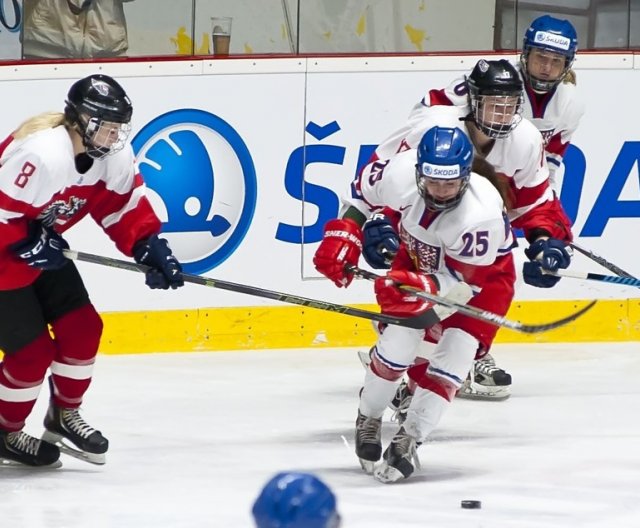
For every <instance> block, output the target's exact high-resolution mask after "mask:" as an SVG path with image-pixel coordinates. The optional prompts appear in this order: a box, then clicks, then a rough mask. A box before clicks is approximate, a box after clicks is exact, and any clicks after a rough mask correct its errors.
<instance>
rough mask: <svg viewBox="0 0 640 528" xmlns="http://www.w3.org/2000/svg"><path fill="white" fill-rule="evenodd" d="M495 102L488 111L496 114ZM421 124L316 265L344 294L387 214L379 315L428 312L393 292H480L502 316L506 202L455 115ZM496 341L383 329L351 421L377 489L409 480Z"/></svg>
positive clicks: (372, 175) (347, 208)
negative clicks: (475, 162) (378, 213)
mask: <svg viewBox="0 0 640 528" xmlns="http://www.w3.org/2000/svg"><path fill="white" fill-rule="evenodd" d="M500 97H501V96H498V99H494V100H489V99H488V100H487V101H485V103H486V105H487V106H489V105H493V104H497V103H498V102H499V101H500ZM499 119H502V118H499ZM423 123H424V124H425V126H426V128H427V130H426V132H425V133H423V135H422V137H421V139H420V140H419V141H418V144H417V149H414V148H410V149H408V150H404V151H402V152H400V153H398V154H397V155H395V156H393V157H392V158H391V159H390V160H377V161H374V162H372V163H370V164H369V165H367V166H366V167H365V168H364V170H363V171H362V173H361V174H360V176H359V178H358V179H357V181H356V185H355V187H356V189H357V191H358V193H357V194H358V195H359V196H358V198H356V199H352V198H351V197H349V198H346V199H345V205H344V208H343V209H344V211H343V214H342V215H341V218H340V219H335V220H331V221H329V222H328V223H327V224H326V226H325V233H324V238H323V240H322V242H321V244H320V246H319V248H318V250H317V252H316V254H315V256H314V263H315V266H316V268H317V269H318V271H320V272H321V273H322V274H324V275H325V276H327V277H328V278H330V279H331V280H333V281H334V283H335V284H336V285H338V286H347V285H348V284H349V283H350V282H351V280H352V278H353V277H352V275H351V274H350V273H349V272H348V271H347V270H346V268H345V265H348V264H351V265H356V264H357V263H358V259H359V257H360V253H361V249H362V232H361V229H360V227H361V225H362V224H363V223H364V220H365V219H366V218H367V216H368V215H369V214H370V213H371V212H372V211H375V210H378V209H381V208H383V207H390V208H391V209H393V210H394V211H399V212H400V219H399V223H398V229H399V233H400V240H401V244H400V248H399V252H398V254H397V255H396V257H395V259H394V261H393V265H392V271H391V272H389V273H388V274H387V275H386V276H385V277H381V278H379V279H377V280H376V283H375V291H376V298H377V300H378V303H379V304H380V307H381V309H382V311H383V312H384V313H389V314H394V315H401V316H409V315H415V314H416V313H419V312H421V311H424V310H425V309H427V308H429V306H430V305H429V303H428V302H426V301H424V300H422V299H421V298H416V296H412V295H410V294H406V293H404V292H402V291H401V290H399V289H398V288H397V284H407V285H410V286H414V287H416V288H419V289H421V290H424V291H427V292H430V293H437V294H440V295H444V294H446V293H447V292H448V291H450V289H451V288H453V287H454V286H455V284H457V282H458V281H464V282H466V283H468V284H469V285H470V286H471V287H472V288H473V289H474V290H475V291H476V292H477V294H476V295H475V296H474V298H473V301H472V303H473V305H474V306H477V307H480V308H482V309H486V310H490V311H493V312H495V313H498V314H502V315H504V314H506V312H507V310H508V308H509V305H510V303H511V299H512V297H513V288H514V282H515V269H514V264H513V257H512V254H511V248H512V246H513V236H512V233H511V228H510V225H509V221H508V220H507V218H506V217H505V215H504V212H503V207H504V201H503V198H502V197H501V195H500V193H499V192H498V191H497V190H496V188H495V187H494V186H493V185H492V183H490V181H489V180H488V179H487V178H484V177H482V176H479V175H477V174H475V173H472V171H471V165H472V158H473V147H472V144H471V141H470V140H469V138H468V137H467V135H466V133H465V132H463V131H462V130H461V129H460V128H458V126H459V125H460V124H461V123H460V121H459V113H456V112H455V111H454V112H450V111H449V112H442V113H437V112H434V113H432V114H431V115H430V116H429V118H428V119H426V120H425V121H424V122H423ZM496 330H497V329H496V327H495V326H493V325H491V324H487V323H483V322H479V321H476V320H472V319H470V318H468V317H466V316H460V315H457V314H455V315H453V316H451V317H449V318H447V319H445V320H444V321H443V322H442V323H441V324H439V325H437V327H434V328H431V329H429V330H428V331H426V332H425V330H413V329H408V328H404V327H400V326H387V327H386V328H383V329H381V332H380V335H379V338H378V340H377V342H376V345H375V347H374V348H373V355H372V361H371V363H370V365H369V366H368V368H367V373H366V376H365V381H364V388H363V390H362V393H361V399H360V405H359V409H358V415H357V420H356V436H355V442H356V454H357V456H358V458H359V460H360V464H361V466H362V468H363V469H364V470H365V471H366V472H368V473H371V472H374V476H375V477H376V478H377V479H378V480H380V481H382V482H394V481H396V480H399V479H402V478H407V477H409V476H410V475H411V474H412V473H413V471H414V467H415V466H414V458H415V456H414V455H415V450H416V448H417V446H419V445H420V443H421V442H423V441H424V440H425V438H426V437H427V436H428V435H429V434H430V433H431V431H432V430H433V429H434V428H435V427H436V426H437V424H438V422H439V420H440V418H441V416H442V414H443V413H444V411H445V410H446V408H447V407H448V405H449V403H450V402H451V400H452V399H453V396H454V395H455V393H456V391H457V390H458V389H459V388H460V386H461V384H462V382H463V380H464V379H465V377H466V376H467V374H468V372H469V369H470V367H471V364H472V362H473V360H474V358H475V357H481V356H482V355H484V354H486V351H487V350H488V347H489V346H490V345H491V342H492V340H493V338H494V336H495V333H496ZM425 334H428V335H429V338H430V340H431V341H432V342H435V343H436V345H435V348H434V350H433V353H432V354H431V355H430V358H429V361H428V362H426V363H422V364H418V365H415V366H413V367H412V365H413V364H414V361H415V359H416V356H417V355H418V353H419V347H420V344H421V342H422V341H423V339H424V338H425ZM408 370H409V376H410V378H411V380H412V381H413V382H414V384H415V385H416V386H417V388H416V389H415V394H414V396H413V398H412V399H411V403H410V405H409V408H408V412H407V417H406V420H405V421H404V424H403V425H402V426H401V427H400V429H399V431H398V432H397V433H396V435H395V436H394V437H393V440H392V441H391V443H390V444H389V446H388V447H387V449H386V451H385V453H384V460H383V462H382V463H381V464H380V465H378V466H377V467H376V466H375V464H376V462H377V461H378V460H379V459H380V456H381V453H382V444H381V428H382V423H381V417H382V414H383V412H384V409H385V407H386V406H387V405H388V404H389V403H390V401H391V399H392V398H393V396H394V394H395V392H396V390H397V387H398V385H399V383H400V380H401V378H402V376H403V375H404V374H405V372H407V371H408Z"/></svg>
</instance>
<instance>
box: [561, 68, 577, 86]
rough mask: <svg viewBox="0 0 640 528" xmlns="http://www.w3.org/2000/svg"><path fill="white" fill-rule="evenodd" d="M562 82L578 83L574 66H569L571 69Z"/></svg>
mask: <svg viewBox="0 0 640 528" xmlns="http://www.w3.org/2000/svg"><path fill="white" fill-rule="evenodd" d="M562 82H563V83H571V84H576V72H575V71H574V70H573V68H569V71H568V72H567V74H566V75H565V76H564V79H562Z"/></svg>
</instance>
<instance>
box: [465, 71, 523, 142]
mask: <svg viewBox="0 0 640 528" xmlns="http://www.w3.org/2000/svg"><path fill="white" fill-rule="evenodd" d="M467 87H468V89H469V104H470V106H471V112H472V115H473V120H474V122H475V124H476V125H477V126H478V128H479V129H480V130H481V131H482V132H484V133H485V134H486V135H488V136H489V137H492V138H504V137H507V136H508V135H509V134H510V133H511V131H512V130H513V129H514V128H515V127H516V126H518V123H520V121H521V119H522V115H521V114H522V104H523V102H524V96H523V83H522V79H521V78H520V75H519V74H518V70H516V68H515V67H514V66H513V65H512V64H511V63H510V62H509V61H507V60H505V59H501V60H490V61H487V60H484V59H483V60H480V61H478V63H477V64H476V65H475V67H474V68H473V71H472V72H471V74H470V75H469V76H468V77H467Z"/></svg>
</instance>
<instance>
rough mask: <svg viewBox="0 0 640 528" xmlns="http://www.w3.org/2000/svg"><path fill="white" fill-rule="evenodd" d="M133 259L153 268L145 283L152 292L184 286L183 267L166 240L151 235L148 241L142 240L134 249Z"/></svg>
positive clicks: (147, 274) (148, 273)
mask: <svg viewBox="0 0 640 528" xmlns="http://www.w3.org/2000/svg"><path fill="white" fill-rule="evenodd" d="M133 258H134V259H135V260H136V262H137V263H138V264H146V265H147V266H149V267H150V268H151V269H150V270H149V271H147V273H146V279H145V283H146V284H147V286H149V288H151V289H152V290H156V289H162V290H167V289H169V288H171V289H172V290H175V289H176V288H180V286H184V280H183V278H182V266H181V265H180V262H178V259H177V258H176V257H174V256H173V253H172V252H171V248H170V247H169V244H168V243H167V241H166V240H165V239H164V238H158V235H151V236H150V237H149V238H147V239H146V240H140V241H139V242H137V243H136V245H135V246H134V247H133Z"/></svg>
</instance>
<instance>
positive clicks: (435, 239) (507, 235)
mask: <svg viewBox="0 0 640 528" xmlns="http://www.w3.org/2000/svg"><path fill="white" fill-rule="evenodd" d="M416 156H417V154H416V151H415V150H413V149H412V150H407V151H404V152H401V153H399V154H398V155H397V156H394V157H393V158H392V159H391V160H387V161H374V162H373V163H371V164H369V165H368V166H366V167H365V168H364V170H363V171H362V174H361V176H360V182H359V188H360V192H361V194H362V198H363V200H364V201H365V202H366V203H367V204H369V208H370V211H372V210H375V209H378V208H381V207H385V206H387V207H390V208H391V209H393V210H395V211H398V212H399V213H400V217H401V218H400V222H399V225H398V228H399V232H400V238H401V240H402V242H403V244H404V246H405V248H406V249H407V251H408V253H409V255H410V257H411V259H412V261H413V262H414V265H415V268H416V269H417V270H420V271H423V272H425V273H435V272H437V271H442V270H448V272H451V273H453V274H454V275H456V276H457V278H458V279H460V280H464V281H465V282H468V283H469V284H470V285H472V286H475V287H476V289H481V288H482V286H483V283H482V282H483V277H484V272H483V273H478V270H481V269H483V268H486V267H487V266H491V265H492V264H493V263H494V261H495V260H496V258H497V257H498V256H499V255H504V254H507V253H509V252H510V251H511V248H512V246H513V237H512V234H511V229H510V226H509V222H508V221H507V219H506V218H505V216H504V215H503V203H502V198H501V197H500V194H499V193H498V191H497V190H496V189H495V188H494V187H493V185H492V184H491V183H490V182H489V181H488V180H487V179H486V178H483V177H482V176H478V175H477V174H473V173H472V175H471V178H470V180H469V185H468V187H467V190H466V192H465V193H464V194H463V196H462V200H461V201H460V203H459V204H458V205H457V206H456V207H453V208H451V209H447V210H446V211H440V212H434V211H430V210H428V209H427V207H426V204H425V201H424V199H423V198H422V196H420V194H419V193H418V188H417V186H416V179H415V165H416ZM347 201H348V202H349V205H353V200H349V199H347ZM481 276H482V277H481Z"/></svg>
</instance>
